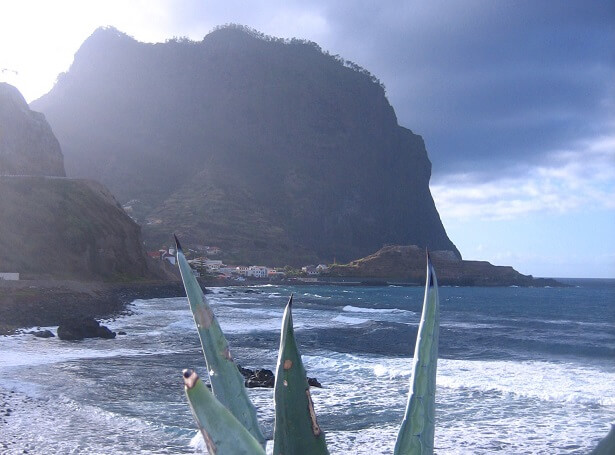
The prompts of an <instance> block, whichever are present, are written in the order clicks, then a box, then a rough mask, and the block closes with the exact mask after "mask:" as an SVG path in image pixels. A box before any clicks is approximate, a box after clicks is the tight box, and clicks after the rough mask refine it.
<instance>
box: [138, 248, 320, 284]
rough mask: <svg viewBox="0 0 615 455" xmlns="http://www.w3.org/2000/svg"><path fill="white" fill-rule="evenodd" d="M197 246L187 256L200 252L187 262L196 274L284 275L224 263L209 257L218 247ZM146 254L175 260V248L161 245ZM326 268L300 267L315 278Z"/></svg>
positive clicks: (258, 267) (273, 277) (259, 267)
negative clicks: (159, 247) (161, 246)
mask: <svg viewBox="0 0 615 455" xmlns="http://www.w3.org/2000/svg"><path fill="white" fill-rule="evenodd" d="M197 248H198V249H197V250H192V249H191V250H189V254H188V256H194V255H197V254H200V256H198V257H195V258H193V259H188V264H190V266H191V267H192V269H193V271H194V274H195V275H196V276H201V275H205V274H207V275H215V276H217V277H219V278H227V279H234V280H237V281H244V280H245V279H246V278H261V279H271V280H276V279H282V278H285V277H286V272H285V271H284V270H281V269H279V268H274V267H266V266H264V265H237V266H235V265H226V264H224V263H223V262H222V260H220V259H211V258H210V257H209V256H216V255H218V254H220V252H221V250H220V248H218V247H215V246H214V247H211V246H197ZM204 253H205V254H204ZM148 255H149V256H150V257H152V258H154V259H159V260H161V261H169V263H171V264H172V265H175V264H176V262H177V261H176V256H175V255H176V251H175V248H166V247H163V248H161V249H159V250H157V251H152V252H149V253H148ZM328 269H329V267H328V266H327V265H326V264H318V265H316V266H314V265H308V266H305V267H302V268H301V272H302V274H303V275H306V276H308V277H312V278H314V279H315V277H316V276H317V275H320V274H321V273H323V272H326V271H327V270H328Z"/></svg>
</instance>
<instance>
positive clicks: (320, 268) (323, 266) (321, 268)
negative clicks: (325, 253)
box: [316, 264, 329, 272]
mask: <svg viewBox="0 0 615 455" xmlns="http://www.w3.org/2000/svg"><path fill="white" fill-rule="evenodd" d="M316 270H318V271H319V272H326V271H327V270H329V266H328V265H327V264H318V265H317V266H316Z"/></svg>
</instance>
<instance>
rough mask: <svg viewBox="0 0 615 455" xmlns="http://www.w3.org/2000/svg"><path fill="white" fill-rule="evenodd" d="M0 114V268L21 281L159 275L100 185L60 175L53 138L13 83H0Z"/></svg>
mask: <svg viewBox="0 0 615 455" xmlns="http://www.w3.org/2000/svg"><path fill="white" fill-rule="evenodd" d="M0 112H1V114H2V115H1V117H0V131H1V132H2V140H1V141H0V157H3V158H4V159H5V161H3V162H2V165H3V166H4V167H3V168H2V170H3V171H4V172H3V174H11V175H0V272H19V273H20V274H21V278H22V279H24V278H25V279H34V278H36V279H43V278H54V279H79V280H107V281H127V280H136V279H144V278H157V277H161V276H163V272H161V271H159V270H158V268H157V267H156V265H155V264H148V262H147V259H146V254H145V251H144V249H143V245H142V240H141V233H140V228H139V226H138V225H137V224H136V223H135V222H134V221H133V220H132V219H130V217H129V216H128V215H126V213H125V212H124V210H123V209H122V207H121V206H120V205H119V204H118V202H117V201H116V200H115V198H114V197H113V196H112V195H111V193H110V192H109V191H108V190H107V189H106V188H105V187H104V186H103V185H101V184H99V183H97V182H94V181H88V180H73V179H67V178H64V177H63V176H64V168H63V166H62V153H61V151H60V148H59V145H58V141H57V140H56V139H55V137H54V136H53V133H52V132H51V129H50V127H49V125H47V123H46V121H45V119H44V117H43V115H42V114H38V113H36V112H32V111H30V110H29V109H28V107H27V105H26V103H25V101H24V100H23V97H22V96H21V94H20V93H19V92H18V91H17V89H15V88H14V87H11V86H7V85H6V84H4V85H1V84H0ZM12 174H19V175H12ZM24 174H28V175H24ZM41 174H42V175H41Z"/></svg>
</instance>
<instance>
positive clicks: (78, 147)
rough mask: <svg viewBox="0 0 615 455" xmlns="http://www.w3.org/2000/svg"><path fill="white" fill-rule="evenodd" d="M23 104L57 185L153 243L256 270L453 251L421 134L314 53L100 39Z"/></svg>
mask: <svg viewBox="0 0 615 455" xmlns="http://www.w3.org/2000/svg"><path fill="white" fill-rule="evenodd" d="M32 106H33V107H35V108H36V109H37V110H40V111H42V112H44V113H45V115H46V116H47V118H48V119H49V121H50V123H51V124H52V126H53V128H54V131H55V132H56V134H57V136H58V138H59V140H60V143H61V144H62V148H63V150H64V153H65V157H66V166H67V170H68V173H69V175H71V176H76V177H86V178H97V179H100V180H101V181H102V182H103V183H104V184H105V185H107V186H108V187H109V188H110V189H111V191H113V193H114V194H115V195H116V196H117V197H118V198H119V200H120V201H121V202H122V203H126V202H128V201H133V203H132V205H133V207H134V208H135V213H136V214H137V215H139V216H140V220H139V221H141V222H142V223H143V229H144V235H145V238H146V240H148V241H149V242H150V243H152V244H153V245H156V244H158V243H160V242H163V241H165V240H167V239H168V235H169V233H170V232H173V231H176V232H178V233H179V234H181V236H182V238H185V239H186V241H187V242H189V243H196V244H209V245H217V246H220V247H221V248H222V249H223V250H224V251H225V253H226V254H227V257H228V258H235V259H241V260H245V261H249V262H268V263H270V264H285V263H289V264H299V263H305V262H306V261H314V260H317V259H320V260H332V259H333V258H334V257H337V258H338V259H339V260H350V259H352V258H355V257H359V256H363V255H366V254H368V253H369V252H371V251H374V250H376V249H378V248H380V247H381V246H382V245H384V244H387V243H397V244H410V243H412V244H417V245H421V246H427V247H429V248H431V249H441V250H451V251H454V252H455V254H456V255H457V256H459V253H458V251H457V249H456V248H455V246H454V245H453V244H452V242H451V241H450V240H449V239H448V237H447V235H446V232H445V230H444V227H443V226H442V223H441V221H440V218H439V215H438V213H437V211H436V208H435V205H434V202H433V199H432V197H431V194H430V191H429V179H430V174H431V163H430V162H429V159H428V157H427V152H426V150H425V146H424V143H423V140H422V138H421V137H420V136H418V135H415V134H414V133H412V132H411V131H410V130H408V129H406V128H403V127H401V126H399V125H398V124H397V119H396V116H395V112H394V110H393V108H392V107H391V105H390V104H389V102H388V101H387V99H386V96H385V93H384V89H383V87H382V86H381V85H380V84H379V82H378V81H377V80H376V79H375V78H374V77H373V76H372V75H370V74H369V73H368V72H367V71H365V70H363V69H361V68H359V67H357V66H356V65H354V64H353V63H350V62H344V61H343V60H342V59H340V58H339V57H333V56H331V55H328V54H326V53H323V52H322V51H321V49H320V48H319V47H318V46H317V45H316V44H314V43H309V42H303V41H299V40H281V39H275V38H270V37H265V36H262V35H260V34H258V33H256V32H254V31H251V30H248V29H245V28H243V27H225V28H221V29H218V30H216V31H214V32H212V33H211V34H209V35H207V36H206V37H205V38H204V39H203V41H201V42H192V41H187V40H179V41H169V42H167V43H164V44H145V43H139V42H137V41H135V40H134V39H132V38H130V37H128V36H126V35H125V34H122V33H120V32H118V31H117V30H115V29H99V30H97V31H96V32H95V33H94V34H93V35H92V36H91V37H90V38H89V39H88V40H86V42H84V43H83V45H82V46H81V48H80V49H79V51H78V52H77V54H76V55H75V60H74V62H73V64H72V66H71V68H70V70H69V71H68V73H66V74H64V75H62V76H61V77H60V78H59V79H58V83H57V84H56V86H55V87H54V88H53V89H52V91H51V92H50V93H49V94H47V95H45V96H44V97H42V98H41V99H39V100H37V101H36V102H34V103H32ZM135 200H136V201H135Z"/></svg>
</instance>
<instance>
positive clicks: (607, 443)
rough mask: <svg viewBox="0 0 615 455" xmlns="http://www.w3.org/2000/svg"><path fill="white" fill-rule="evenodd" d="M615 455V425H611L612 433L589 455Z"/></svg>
mask: <svg viewBox="0 0 615 455" xmlns="http://www.w3.org/2000/svg"><path fill="white" fill-rule="evenodd" d="M614 453H615V425H611V431H609V433H608V434H607V435H606V436H605V437H604V438H603V439H602V440H601V441H600V442H599V443H598V445H597V446H596V448H595V449H594V450H592V451H591V452H590V453H589V455H613V454H614Z"/></svg>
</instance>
